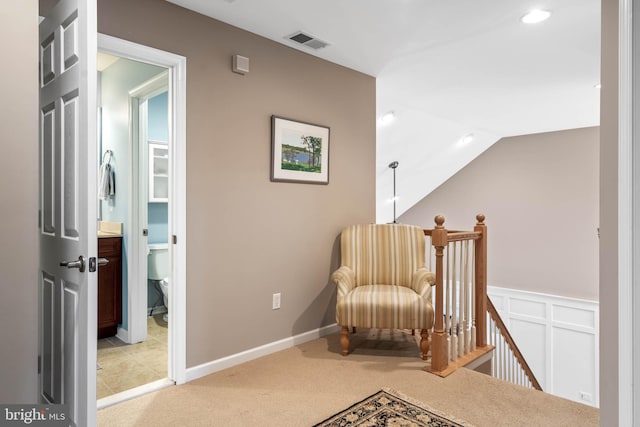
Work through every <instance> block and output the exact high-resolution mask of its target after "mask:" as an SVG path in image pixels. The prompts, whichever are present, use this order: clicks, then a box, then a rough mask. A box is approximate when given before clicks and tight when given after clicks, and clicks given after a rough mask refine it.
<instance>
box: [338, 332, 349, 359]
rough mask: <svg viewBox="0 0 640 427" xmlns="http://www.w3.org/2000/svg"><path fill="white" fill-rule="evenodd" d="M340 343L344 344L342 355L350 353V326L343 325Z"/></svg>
mask: <svg viewBox="0 0 640 427" xmlns="http://www.w3.org/2000/svg"><path fill="white" fill-rule="evenodd" d="M340 344H341V345H342V355H343V356H346V355H347V354H349V327H348V326H343V327H342V330H341V331H340Z"/></svg>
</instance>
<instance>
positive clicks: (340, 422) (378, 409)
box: [314, 388, 473, 427]
mask: <svg viewBox="0 0 640 427" xmlns="http://www.w3.org/2000/svg"><path fill="white" fill-rule="evenodd" d="M338 426H339V427H344V426H359V427H383V426H407V427H409V426H411V427H413V426H417V427H420V426H429V427H436V426H437V427H458V426H462V427H473V426H472V424H469V423H467V422H464V421H461V420H457V419H454V418H452V417H450V416H448V415H445V414H443V413H441V412H439V411H437V410H435V409H433V408H430V407H428V406H427V405H425V404H424V403H422V402H419V401H417V400H415V399H412V398H410V397H408V396H404V395H402V394H401V393H398V392H397V391H394V390H391V389H387V388H385V389H383V390H380V391H379V392H377V393H376V394H374V395H372V396H369V397H367V398H366V399H364V400H363V401H361V402H358V403H356V404H355V405H353V406H351V407H350V408H347V409H345V410H344V411H341V412H340V413H338V414H336V415H333V416H331V417H329V418H327V419H326V420H324V421H322V422H321V423H319V424H316V425H315V426H314V427H338Z"/></svg>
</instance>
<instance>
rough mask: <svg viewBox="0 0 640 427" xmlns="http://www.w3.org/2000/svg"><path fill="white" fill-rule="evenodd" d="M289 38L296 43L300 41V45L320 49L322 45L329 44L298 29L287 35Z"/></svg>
mask: <svg viewBox="0 0 640 427" xmlns="http://www.w3.org/2000/svg"><path fill="white" fill-rule="evenodd" d="M287 38H288V39H289V40H293V41H294V42H296V43H300V44H302V45H305V46H308V47H310V48H311V49H316V50H317V49H322V48H323V47H327V46H329V43H327V42H324V41H322V40H320V39H318V38H316V37H314V36H312V35H309V34H305V33H303V32H302V31H298V32H296V33H293V34H291V35H290V36H287Z"/></svg>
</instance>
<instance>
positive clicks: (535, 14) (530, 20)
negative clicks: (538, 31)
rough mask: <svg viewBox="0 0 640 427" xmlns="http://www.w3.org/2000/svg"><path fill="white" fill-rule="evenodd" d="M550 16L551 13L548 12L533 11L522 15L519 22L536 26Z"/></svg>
mask: <svg viewBox="0 0 640 427" xmlns="http://www.w3.org/2000/svg"><path fill="white" fill-rule="evenodd" d="M550 16H551V12H549V11H548V10H540V9H535V10H532V11H531V12H529V13H527V14H526V15H524V16H523V17H522V18H520V20H521V21H522V22H524V23H525V24H537V23H538V22H542V21H544V20H545V19H548V18H549V17H550Z"/></svg>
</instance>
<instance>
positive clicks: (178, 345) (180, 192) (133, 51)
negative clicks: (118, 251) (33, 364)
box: [98, 33, 187, 384]
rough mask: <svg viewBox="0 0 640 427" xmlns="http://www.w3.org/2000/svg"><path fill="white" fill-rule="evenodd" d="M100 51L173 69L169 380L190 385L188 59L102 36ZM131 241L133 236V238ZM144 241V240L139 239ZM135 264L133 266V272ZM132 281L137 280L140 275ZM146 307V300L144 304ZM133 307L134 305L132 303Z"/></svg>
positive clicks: (100, 36) (132, 276)
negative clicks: (187, 201)
mask: <svg viewBox="0 0 640 427" xmlns="http://www.w3.org/2000/svg"><path fill="white" fill-rule="evenodd" d="M98 50H100V51H103V52H106V53H109V54H112V55H115V56H120V57H123V58H127V59H131V60H134V61H139V62H146V63H149V64H153V65H157V66H161V67H165V68H168V69H169V106H170V110H171V111H172V112H173V114H172V117H171V119H170V120H169V137H170V139H171V141H172V142H173V143H172V144H170V146H169V176H170V184H169V199H170V200H171V203H170V204H169V243H170V244H169V257H170V260H171V265H172V268H171V278H170V283H171V285H170V286H171V289H170V292H171V316H169V319H168V320H169V336H168V341H169V342H168V355H169V361H168V365H169V366H168V377H169V379H171V380H173V381H175V382H176V383H177V384H183V383H184V382H186V260H187V257H186V229H187V227H186V209H187V208H186V205H187V203H186V170H187V169H186V151H187V150H186V134H187V132H186V115H187V114H186V110H187V109H186V94H187V82H186V77H187V59H186V58H185V57H184V56H181V55H176V54H174V53H170V52H166V51H163V50H159V49H155V48H152V47H148V46H144V45H141V44H138V43H133V42H130V41H127V40H123V39H119V38H117V37H113V36H109V35H106V34H100V33H98ZM129 238H131V236H129ZM138 240H140V239H138ZM132 264H134V263H129V268H131V266H132ZM129 277H131V278H135V277H138V276H137V272H136V273H135V274H132V272H131V270H130V271H129ZM144 303H145V306H146V300H145V301H144ZM129 305H130V306H131V305H132V302H131V301H129ZM132 320H133V319H132V317H129V324H130V325H131V322H132Z"/></svg>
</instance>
